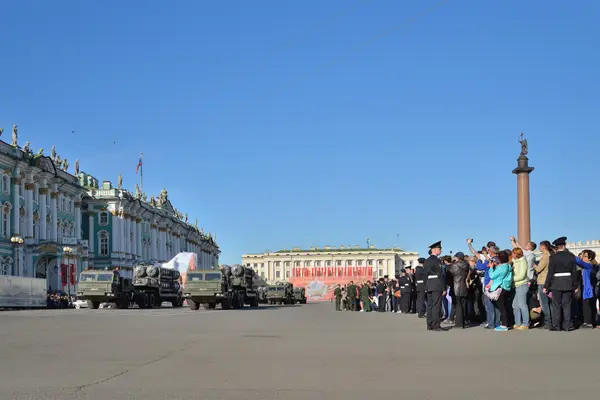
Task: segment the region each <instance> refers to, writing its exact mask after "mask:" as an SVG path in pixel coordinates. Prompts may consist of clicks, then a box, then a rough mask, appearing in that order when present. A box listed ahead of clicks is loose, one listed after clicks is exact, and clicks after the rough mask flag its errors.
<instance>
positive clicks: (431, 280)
mask: <svg viewBox="0 0 600 400" xmlns="http://www.w3.org/2000/svg"><path fill="white" fill-rule="evenodd" d="M566 241H567V238H565V237H561V238H558V239H556V240H555V241H554V242H553V243H550V242H549V241H546V240H545V241H542V242H540V244H539V250H538V245H537V244H536V243H535V242H528V243H527V244H526V245H525V246H523V247H521V246H520V245H519V244H518V242H517V240H516V239H515V238H514V237H511V238H510V242H511V247H512V248H510V249H505V250H501V249H500V248H499V247H498V246H497V245H496V243H495V242H488V243H487V244H486V245H485V246H483V247H482V248H481V249H475V248H474V247H473V240H472V239H467V245H468V248H469V251H470V253H471V254H470V256H466V255H465V254H464V253H462V252H458V253H456V254H454V255H452V254H450V255H444V256H442V255H441V252H442V244H441V242H437V243H434V244H432V245H431V246H429V248H430V250H429V258H427V259H425V258H420V259H419V265H418V266H417V267H416V268H411V267H406V268H404V269H402V270H401V273H400V274H399V275H396V276H395V277H393V278H390V277H389V276H385V277H383V278H380V279H378V280H374V281H363V282H358V283H355V282H353V281H351V282H349V283H348V284H347V285H344V286H341V285H340V286H338V287H336V288H335V290H334V296H335V307H336V310H337V311H343V310H347V311H360V312H371V311H377V312H393V313H399V314H417V315H418V317H419V318H426V319H427V329H428V330H433V331H446V330H448V329H449V328H450V327H454V328H468V327H471V326H478V325H482V326H483V327H484V328H485V329H493V330H496V331H500V332H504V331H508V330H512V329H514V330H529V329H531V328H541V329H548V330H551V331H572V330H575V329H579V328H582V329H586V328H598V326H597V318H598V308H597V307H598V306H597V300H598V297H599V296H600V270H599V265H598V263H597V261H596V253H595V252H594V251H592V250H584V251H582V252H581V253H579V254H578V255H575V254H573V253H571V252H570V251H569V250H568V249H567V248H566Z"/></svg>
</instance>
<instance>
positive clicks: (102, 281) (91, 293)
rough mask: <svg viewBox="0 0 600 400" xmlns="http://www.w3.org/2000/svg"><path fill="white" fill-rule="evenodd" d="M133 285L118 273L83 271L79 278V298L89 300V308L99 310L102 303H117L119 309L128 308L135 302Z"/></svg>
mask: <svg viewBox="0 0 600 400" xmlns="http://www.w3.org/2000/svg"><path fill="white" fill-rule="evenodd" d="M133 293H134V290H133V283H132V282H131V279H129V278H123V277H122V276H120V275H119V273H118V271H116V270H115V271H100V270H92V271H83V272H82V273H81V275H80V276H79V284H78V285H77V297H78V298H79V299H81V300H87V305H88V308H93V309H97V308H98V307H100V304H101V303H115V305H116V306H117V308H121V309H123V308H128V307H129V303H130V302H131V301H132V300H133Z"/></svg>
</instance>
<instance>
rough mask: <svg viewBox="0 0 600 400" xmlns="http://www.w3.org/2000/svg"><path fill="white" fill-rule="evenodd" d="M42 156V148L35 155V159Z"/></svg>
mask: <svg viewBox="0 0 600 400" xmlns="http://www.w3.org/2000/svg"><path fill="white" fill-rule="evenodd" d="M43 155H44V148H43V147H42V148H41V149H40V150H39V151H38V152H37V154H36V156H37V157H41V156H43Z"/></svg>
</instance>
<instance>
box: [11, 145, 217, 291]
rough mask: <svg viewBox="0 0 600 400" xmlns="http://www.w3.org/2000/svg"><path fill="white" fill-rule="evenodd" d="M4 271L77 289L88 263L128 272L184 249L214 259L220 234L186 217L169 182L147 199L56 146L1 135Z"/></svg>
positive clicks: (206, 263) (202, 259)
mask: <svg viewBox="0 0 600 400" xmlns="http://www.w3.org/2000/svg"><path fill="white" fill-rule="evenodd" d="M0 170H1V172H2V175H1V179H0V203H1V206H2V219H1V232H0V275H12V276H24V277H34V278H35V277H37V278H46V279H47V286H48V290H61V291H64V292H71V293H73V292H74V290H73V289H74V288H73V286H74V285H76V283H77V280H78V277H79V273H80V272H81V271H82V270H84V269H88V268H90V269H100V268H102V269H105V268H108V269H114V268H115V267H119V269H120V270H121V271H122V272H121V273H122V275H129V274H131V271H132V270H133V267H134V266H135V265H137V264H140V263H159V262H166V261H169V260H170V259H171V258H173V257H174V256H175V255H176V254H177V253H179V252H194V253H196V254H197V255H198V266H199V267H217V266H218V260H219V254H220V250H219V246H218V245H217V243H216V239H215V238H214V237H213V236H212V235H210V234H205V233H204V232H203V231H202V230H201V229H199V228H198V224H197V221H196V223H194V224H190V223H188V220H187V219H188V218H187V214H186V215H185V216H184V215H182V214H181V213H180V212H179V211H178V210H176V209H175V208H173V205H172V204H171V201H170V200H169V198H168V193H167V191H166V190H164V189H163V191H162V192H161V193H160V195H159V196H157V197H156V198H155V197H154V196H153V197H151V198H150V199H148V198H147V196H146V194H144V193H141V192H140V191H139V189H138V188H137V187H136V191H135V193H131V192H129V191H127V190H125V189H123V188H122V184H121V183H122V179H121V177H119V185H118V187H114V186H113V184H112V183H111V182H109V181H104V182H102V183H99V182H98V180H97V179H96V178H94V177H93V176H92V175H90V174H87V173H84V172H80V171H79V162H78V161H76V163H75V170H74V173H70V172H69V171H68V170H69V164H68V162H67V160H66V159H65V160H61V159H60V156H58V155H57V154H56V152H55V150H54V148H53V149H52V155H51V156H45V155H44V154H43V149H40V151H39V152H38V153H37V154H34V153H33V152H32V151H31V150H30V148H29V143H26V144H25V146H23V148H21V147H20V146H18V145H17V144H16V135H15V134H13V143H12V144H7V143H5V142H3V141H0Z"/></svg>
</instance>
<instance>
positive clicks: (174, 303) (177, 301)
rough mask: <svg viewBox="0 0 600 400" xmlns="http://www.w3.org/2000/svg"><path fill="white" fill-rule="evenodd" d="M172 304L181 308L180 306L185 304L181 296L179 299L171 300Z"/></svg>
mask: <svg viewBox="0 0 600 400" xmlns="http://www.w3.org/2000/svg"><path fill="white" fill-rule="evenodd" d="M171 305H172V306H173V307H174V308H179V307H181V306H182V305H183V299H182V298H181V297H178V298H177V300H173V301H172V302H171Z"/></svg>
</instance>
